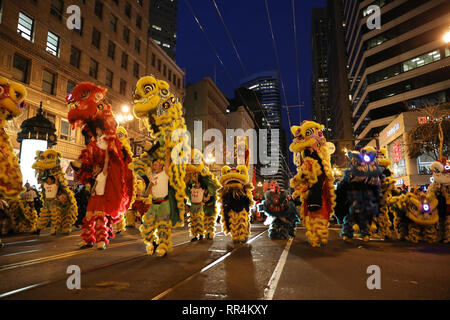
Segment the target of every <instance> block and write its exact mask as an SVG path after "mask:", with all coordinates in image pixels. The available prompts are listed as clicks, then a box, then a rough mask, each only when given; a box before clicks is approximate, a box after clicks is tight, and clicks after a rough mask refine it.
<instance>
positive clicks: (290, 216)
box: [258, 181, 300, 239]
mask: <svg viewBox="0 0 450 320" xmlns="http://www.w3.org/2000/svg"><path fill="white" fill-rule="evenodd" d="M258 210H259V211H262V212H264V214H265V215H266V216H267V217H269V218H270V219H271V223H270V227H269V238H271V239H289V238H292V237H295V233H296V226H297V223H299V222H300V219H299V217H298V215H299V213H298V211H297V209H296V207H295V204H294V202H293V201H292V200H290V199H289V195H288V193H287V192H286V191H284V190H283V191H281V190H280V187H279V186H278V183H277V182H276V181H272V182H271V183H270V190H268V191H266V192H265V194H264V201H263V202H262V203H261V204H259V205H258Z"/></svg>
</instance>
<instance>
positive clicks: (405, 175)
mask: <svg viewBox="0 0 450 320" xmlns="http://www.w3.org/2000/svg"><path fill="white" fill-rule="evenodd" d="M421 121H423V119H422V115H421V114H420V113H418V112H414V111H410V112H403V113H401V114H399V115H398V116H397V118H395V119H394V120H393V121H392V122H391V123H390V124H389V125H388V126H387V127H386V128H385V129H384V130H383V131H381V132H380V136H379V143H380V147H382V148H386V149H387V150H388V157H389V159H390V160H391V161H392V165H391V171H392V172H393V175H394V176H393V177H394V178H395V179H396V184H397V185H398V186H401V185H403V184H405V185H407V186H413V187H414V186H416V185H418V186H423V185H428V184H430V177H431V170H430V165H431V163H432V162H433V161H434V160H433V158H432V157H431V156H429V155H426V154H424V155H421V156H419V157H418V158H409V157H408V152H407V145H406V135H407V134H408V132H410V131H411V130H412V129H413V128H414V127H416V126H417V125H418V124H420V123H421Z"/></svg>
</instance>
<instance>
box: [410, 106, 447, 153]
mask: <svg viewBox="0 0 450 320" xmlns="http://www.w3.org/2000/svg"><path fill="white" fill-rule="evenodd" d="M414 110H415V111H416V109H414ZM419 113H420V114H421V115H422V116H421V119H422V121H419V124H418V125H417V126H416V127H414V128H413V129H412V130H411V131H410V132H409V133H408V134H407V136H406V146H407V148H408V156H409V157H410V158H417V157H418V156H420V155H423V154H429V155H430V156H431V157H433V158H434V159H435V160H440V159H441V158H442V156H445V155H448V151H449V150H448V149H449V135H448V133H449V132H450V103H448V102H446V103H438V104H434V105H430V104H427V105H425V107H424V108H422V109H420V110H419Z"/></svg>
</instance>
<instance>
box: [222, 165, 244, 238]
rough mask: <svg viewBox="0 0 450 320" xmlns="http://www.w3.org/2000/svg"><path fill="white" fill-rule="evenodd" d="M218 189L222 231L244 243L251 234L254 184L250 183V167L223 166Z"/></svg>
mask: <svg viewBox="0 0 450 320" xmlns="http://www.w3.org/2000/svg"><path fill="white" fill-rule="evenodd" d="M221 173H222V175H221V177H220V184H221V185H222V187H221V188H220V189H219V190H218V191H217V193H218V196H219V198H218V199H219V202H220V203H221V210H220V214H221V216H222V219H221V220H222V231H223V233H224V234H225V235H228V234H230V235H231V238H232V239H233V242H235V243H244V242H246V241H247V240H248V238H249V236H250V216H249V215H250V206H252V205H253V195H252V190H253V185H252V184H251V183H249V176H248V168H247V166H246V165H238V166H237V167H236V168H230V167H229V166H224V167H222V170H221Z"/></svg>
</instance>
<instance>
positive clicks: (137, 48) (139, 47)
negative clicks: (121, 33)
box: [134, 38, 141, 53]
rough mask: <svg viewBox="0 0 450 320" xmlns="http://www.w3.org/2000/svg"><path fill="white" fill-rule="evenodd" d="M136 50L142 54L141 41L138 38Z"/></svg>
mask: <svg viewBox="0 0 450 320" xmlns="http://www.w3.org/2000/svg"><path fill="white" fill-rule="evenodd" d="M134 50H136V52H137V53H140V52H141V40H139V39H138V38H136V39H135V40H134Z"/></svg>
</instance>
